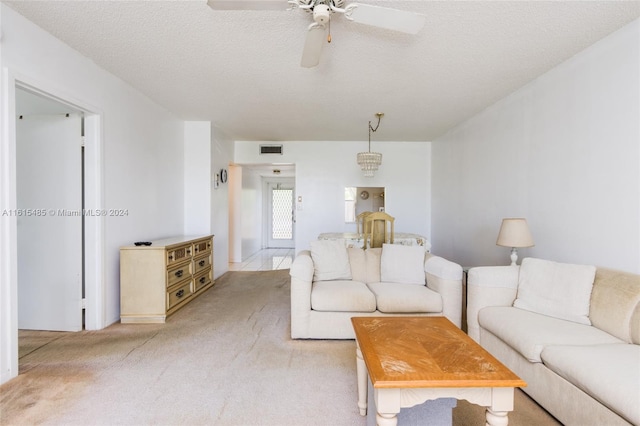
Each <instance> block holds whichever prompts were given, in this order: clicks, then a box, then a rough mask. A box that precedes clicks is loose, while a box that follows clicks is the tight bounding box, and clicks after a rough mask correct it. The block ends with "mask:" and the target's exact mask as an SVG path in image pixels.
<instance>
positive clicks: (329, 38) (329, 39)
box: [327, 19, 331, 43]
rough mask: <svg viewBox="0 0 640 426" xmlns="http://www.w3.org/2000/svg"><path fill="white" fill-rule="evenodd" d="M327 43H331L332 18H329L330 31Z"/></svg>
mask: <svg viewBox="0 0 640 426" xmlns="http://www.w3.org/2000/svg"><path fill="white" fill-rule="evenodd" d="M327 43H331V19H329V32H328V34H327Z"/></svg>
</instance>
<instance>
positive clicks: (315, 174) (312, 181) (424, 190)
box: [235, 123, 438, 253]
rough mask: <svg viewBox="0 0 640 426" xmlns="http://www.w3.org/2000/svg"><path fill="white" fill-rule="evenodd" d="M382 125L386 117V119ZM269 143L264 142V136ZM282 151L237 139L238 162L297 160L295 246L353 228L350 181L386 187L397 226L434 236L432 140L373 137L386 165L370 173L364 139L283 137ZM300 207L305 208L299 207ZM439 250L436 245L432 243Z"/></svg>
mask: <svg viewBox="0 0 640 426" xmlns="http://www.w3.org/2000/svg"><path fill="white" fill-rule="evenodd" d="M383 125H384V123H383ZM262 143H266V142H262ZM282 144H283V155H260V154H259V145H260V142H236V154H235V161H236V163H239V164H260V163H272V162H279V163H294V164H295V165H296V177H295V179H296V183H295V184H296V200H297V197H299V196H302V206H299V205H298V203H296V204H297V205H298V206H297V207H298V208H297V211H296V250H298V251H299V250H304V249H308V248H309V242H310V241H312V240H315V239H317V237H318V234H320V233H322V232H354V231H355V224H346V223H345V221H344V188H345V187H346V186H380V187H385V189H386V194H385V195H386V199H385V206H386V211H387V212H388V213H389V214H390V215H392V216H394V217H395V218H396V220H395V231H396V232H412V233H417V234H421V235H424V236H426V237H427V238H429V239H430V236H431V229H430V223H431V203H430V198H431V170H430V166H429V165H430V164H431V144H430V143H428V142H373V143H372V151H378V152H381V153H382V154H383V158H382V166H381V167H380V170H379V171H378V172H377V173H376V175H375V176H374V177H373V178H366V177H364V176H363V175H362V171H361V170H360V168H359V167H358V165H357V163H356V154H357V153H358V152H360V151H363V150H366V149H367V143H366V142H364V141H363V142H334V141H329V142H317V141H302V142H283V143H282ZM300 207H301V208H302V209H300ZM432 251H434V252H435V253H437V252H438V247H435V246H434V247H432Z"/></svg>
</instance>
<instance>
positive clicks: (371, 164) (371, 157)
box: [357, 112, 384, 177]
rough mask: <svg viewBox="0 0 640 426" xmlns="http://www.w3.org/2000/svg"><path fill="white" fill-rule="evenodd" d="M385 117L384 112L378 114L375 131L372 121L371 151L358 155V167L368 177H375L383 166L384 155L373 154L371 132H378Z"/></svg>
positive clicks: (370, 130)
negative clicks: (381, 120)
mask: <svg viewBox="0 0 640 426" xmlns="http://www.w3.org/2000/svg"><path fill="white" fill-rule="evenodd" d="M383 115H384V113H382V112H378V113H376V117H378V124H377V125H376V127H375V129H374V128H373V127H372V126H371V121H369V151H367V152H359V153H358V158H357V159H358V165H359V166H360V169H361V170H362V171H363V172H364V175H365V176H366V177H373V175H374V174H375V172H376V170H378V167H379V166H380V165H381V164H382V154H381V153H379V152H371V132H374V133H375V132H376V130H378V127H380V119H381V118H382V116H383Z"/></svg>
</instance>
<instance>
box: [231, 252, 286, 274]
mask: <svg viewBox="0 0 640 426" xmlns="http://www.w3.org/2000/svg"><path fill="white" fill-rule="evenodd" d="M294 251H295V250H294V249H288V248H272V249H264V250H260V251H259V252H257V253H255V254H253V255H251V256H249V257H248V258H247V259H245V260H243V261H242V262H229V270H230V271H275V270H277V269H289V267H290V266H291V262H293V257H294V256H295V253H294Z"/></svg>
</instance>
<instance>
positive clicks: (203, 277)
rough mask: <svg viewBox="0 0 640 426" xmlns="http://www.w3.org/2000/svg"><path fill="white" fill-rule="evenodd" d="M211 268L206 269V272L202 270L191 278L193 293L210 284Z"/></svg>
mask: <svg viewBox="0 0 640 426" xmlns="http://www.w3.org/2000/svg"><path fill="white" fill-rule="evenodd" d="M211 279H212V277H211V269H208V270H207V271H206V272H203V273H202V274H200V275H196V276H195V278H194V279H193V286H194V287H195V288H194V293H195V292H196V291H198V290H200V289H201V288H202V287H206V286H208V285H209V284H211Z"/></svg>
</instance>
